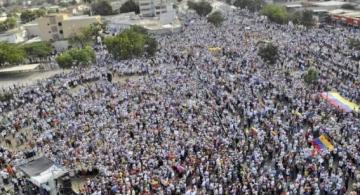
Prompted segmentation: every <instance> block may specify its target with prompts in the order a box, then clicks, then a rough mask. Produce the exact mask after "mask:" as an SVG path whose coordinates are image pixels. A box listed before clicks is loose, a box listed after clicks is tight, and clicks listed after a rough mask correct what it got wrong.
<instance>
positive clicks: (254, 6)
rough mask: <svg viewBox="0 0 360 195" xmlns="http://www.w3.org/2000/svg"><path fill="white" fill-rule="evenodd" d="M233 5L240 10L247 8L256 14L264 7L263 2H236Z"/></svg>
mask: <svg viewBox="0 0 360 195" xmlns="http://www.w3.org/2000/svg"><path fill="white" fill-rule="evenodd" d="M234 5H235V6H236V7H240V8H242V9H245V8H247V9H248V10H250V11H252V12H256V11H259V10H261V8H262V7H263V6H264V5H265V2H264V1H263V0H236V1H235V2H234Z"/></svg>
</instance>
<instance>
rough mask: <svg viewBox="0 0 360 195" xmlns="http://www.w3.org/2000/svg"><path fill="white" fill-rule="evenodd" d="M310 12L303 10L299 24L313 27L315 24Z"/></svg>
mask: <svg viewBox="0 0 360 195" xmlns="http://www.w3.org/2000/svg"><path fill="white" fill-rule="evenodd" d="M313 15H314V14H313V11H312V10H305V11H304V12H303V13H302V17H301V24H302V25H304V26H313V25H314V24H315V21H314V16H313Z"/></svg>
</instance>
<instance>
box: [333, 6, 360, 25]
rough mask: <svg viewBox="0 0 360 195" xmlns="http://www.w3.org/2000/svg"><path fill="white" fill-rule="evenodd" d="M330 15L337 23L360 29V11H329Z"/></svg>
mask: <svg viewBox="0 0 360 195" xmlns="http://www.w3.org/2000/svg"><path fill="white" fill-rule="evenodd" d="M329 15H330V16H331V19H332V20H334V21H336V22H339V23H344V24H347V25H352V26H357V27H360V11H355V10H344V9H336V10H332V11H329Z"/></svg>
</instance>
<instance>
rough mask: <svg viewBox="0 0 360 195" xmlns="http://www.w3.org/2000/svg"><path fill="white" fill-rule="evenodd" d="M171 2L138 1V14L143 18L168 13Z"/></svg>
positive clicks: (159, 0)
mask: <svg viewBox="0 0 360 195" xmlns="http://www.w3.org/2000/svg"><path fill="white" fill-rule="evenodd" d="M172 5H173V0H139V7H140V14H141V15H142V16H143V17H156V16H160V15H161V14H165V13H167V12H169V8H170V7H171V8H172Z"/></svg>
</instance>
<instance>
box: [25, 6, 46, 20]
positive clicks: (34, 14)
mask: <svg viewBox="0 0 360 195" xmlns="http://www.w3.org/2000/svg"><path fill="white" fill-rule="evenodd" d="M45 15H46V10H45V9H38V10H35V11H31V10H24V11H23V12H21V15H20V19H21V22H22V23H28V22H30V21H33V20H35V19H36V18H39V17H42V16H45Z"/></svg>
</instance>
